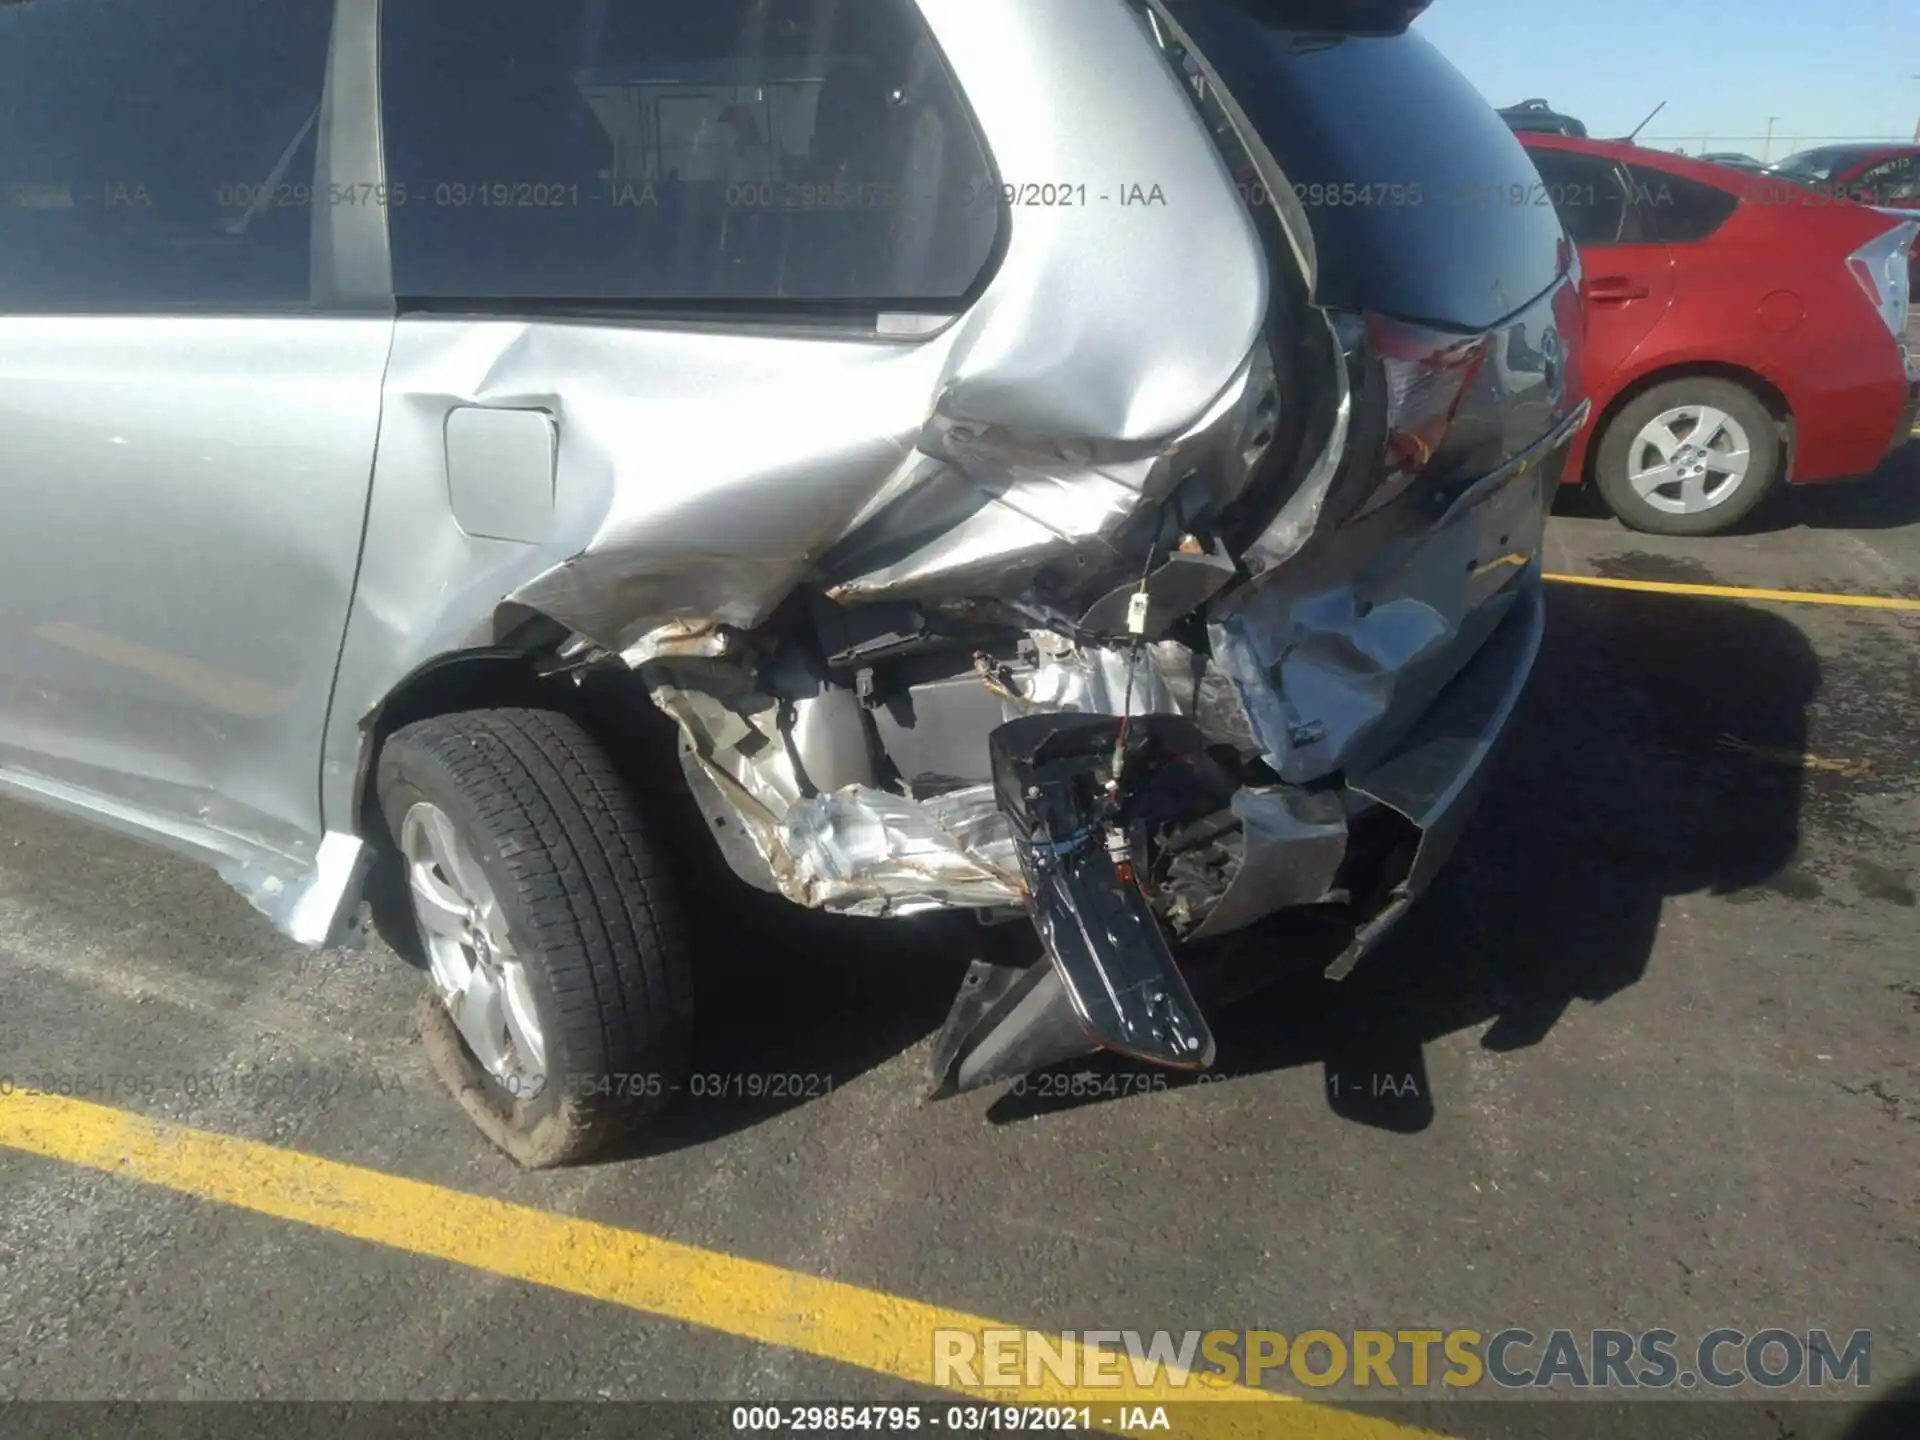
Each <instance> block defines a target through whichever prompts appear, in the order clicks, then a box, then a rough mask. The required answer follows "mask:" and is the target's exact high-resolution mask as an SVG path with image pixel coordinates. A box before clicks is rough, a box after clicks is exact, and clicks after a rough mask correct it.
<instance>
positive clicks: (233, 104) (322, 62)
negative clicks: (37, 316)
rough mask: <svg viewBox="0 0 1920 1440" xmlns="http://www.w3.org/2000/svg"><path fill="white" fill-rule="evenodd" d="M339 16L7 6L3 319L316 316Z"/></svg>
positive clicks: (0, 171)
mask: <svg viewBox="0 0 1920 1440" xmlns="http://www.w3.org/2000/svg"><path fill="white" fill-rule="evenodd" d="M332 12H333V6H332V3H331V0H273V3H272V4H263V3H261V0H57V3H31V4H16V5H8V6H0V311H6V312H13V313H48V312H53V313H61V312H65V313H85V312H93V313H128V312H133V313H138V312H142V311H145V312H152V311H163V312H165V311H182V312H195V311H208V310H211V311H215V312H221V311H225V312H247V311H253V310H261V309H266V310H273V309H279V308H283V307H286V306H295V307H298V306H303V305H305V304H306V303H307V301H308V296H309V294H310V281H309V278H308V261H309V255H310V251H311V242H310V233H311V227H312V217H313V178H314V153H315V135H314V132H315V128H316V125H317V123H318V114H319V106H320V94H321V89H322V87H323V85H324V83H325V76H326V65H327V46H328V39H329V34H330V29H331V20H332Z"/></svg>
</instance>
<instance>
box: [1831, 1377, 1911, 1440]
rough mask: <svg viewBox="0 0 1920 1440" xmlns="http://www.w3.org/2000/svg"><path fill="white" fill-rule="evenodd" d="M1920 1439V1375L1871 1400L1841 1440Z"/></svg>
mask: <svg viewBox="0 0 1920 1440" xmlns="http://www.w3.org/2000/svg"><path fill="white" fill-rule="evenodd" d="M1916 1435H1920V1375H1914V1376H1911V1377H1909V1378H1908V1379H1907V1380H1906V1382H1905V1383H1904V1384H1901V1385H1898V1386H1895V1387H1894V1389H1893V1390H1892V1391H1890V1392H1889V1393H1888V1394H1886V1395H1884V1396H1882V1397H1881V1398H1879V1399H1877V1400H1870V1401H1868V1402H1867V1405H1866V1407H1865V1408H1864V1409H1863V1410H1862V1411H1861V1413H1860V1417H1859V1419H1857V1420H1856V1421H1855V1422H1854V1425H1853V1428H1852V1429H1850V1430H1848V1431H1847V1433H1846V1434H1845V1435H1843V1436H1841V1437H1840V1440H1913V1437H1914V1436H1916Z"/></svg>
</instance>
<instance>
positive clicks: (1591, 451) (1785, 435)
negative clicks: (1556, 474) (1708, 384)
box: [1580, 360, 1797, 486]
mask: <svg viewBox="0 0 1920 1440" xmlns="http://www.w3.org/2000/svg"><path fill="white" fill-rule="evenodd" d="M1691 379H1706V380H1726V381H1730V382H1731V383H1733V384H1735V385H1738V386H1740V387H1742V388H1743V389H1745V390H1748V391H1750V392H1751V393H1752V395H1753V397H1754V398H1755V399H1756V400H1758V401H1759V402H1760V403H1761V404H1762V405H1763V406H1765V407H1766V410H1767V413H1768V414H1769V415H1771V416H1773V418H1774V422H1775V424H1777V425H1778V426H1779V427H1780V443H1781V447H1782V457H1781V470H1780V473H1781V479H1782V480H1783V481H1785V482H1789V483H1790V482H1791V481H1792V479H1793V459H1794V444H1795V439H1796V424H1797V422H1796V418H1795V414H1794V409H1793V403H1792V401H1790V400H1789V399H1788V398H1787V394H1786V392H1785V391H1784V390H1782V389H1781V388H1780V387H1779V385H1778V384H1776V383H1775V382H1774V381H1772V380H1770V379H1769V378H1768V377H1767V376H1765V375H1763V374H1761V373H1760V372H1759V371H1758V370H1754V369H1752V368H1750V367H1748V366H1745V365H1737V364H1734V363H1733V362H1731V361H1726V360H1683V361H1677V362H1674V363H1670V364H1665V365H1662V366H1660V367H1659V368H1657V369H1653V370H1648V371H1645V372H1643V373H1641V374H1638V375H1635V376H1634V377H1633V378H1632V379H1631V380H1629V381H1627V382H1626V383H1625V384H1623V385H1622V386H1621V387H1620V388H1619V389H1618V390H1616V391H1614V392H1613V394H1612V395H1611V396H1610V397H1609V398H1608V400H1607V402H1606V404H1605V405H1604V406H1603V407H1602V408H1601V410H1600V413H1599V414H1598V415H1597V416H1596V417H1595V418H1594V421H1593V423H1592V425H1591V426H1589V427H1588V430H1587V441H1586V450H1585V453H1584V454H1583V455H1582V457H1581V462H1580V483H1581V484H1582V485H1587V486H1591V485H1592V484H1593V478H1594V465H1595V464H1596V463H1597V461H1598V459H1599V455H1600V442H1601V440H1602V438H1603V437H1604V436H1605V435H1606V432H1607V427H1608V426H1609V425H1611V424H1612V423H1613V421H1614V419H1615V417H1616V416H1618V415H1619V414H1620V412H1621V411H1622V410H1624V409H1626V408H1627V406H1629V405H1631V404H1632V403H1633V402H1634V401H1635V400H1638V399H1639V398H1640V397H1641V396H1642V395H1644V394H1646V393H1647V392H1648V391H1649V390H1652V389H1655V388H1656V387H1658V386H1661V385H1665V384H1667V383H1668V382H1669V381H1673V380H1691Z"/></svg>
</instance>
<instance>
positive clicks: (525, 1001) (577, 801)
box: [378, 709, 692, 1168]
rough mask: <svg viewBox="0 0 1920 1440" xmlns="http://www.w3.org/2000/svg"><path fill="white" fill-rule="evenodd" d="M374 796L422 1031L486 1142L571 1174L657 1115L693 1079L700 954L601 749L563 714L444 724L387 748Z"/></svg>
mask: <svg viewBox="0 0 1920 1440" xmlns="http://www.w3.org/2000/svg"><path fill="white" fill-rule="evenodd" d="M378 787H379V800H380V808H381V813H382V815H383V816H384V817H385V819H386V822H387V826H388V830H389V833H390V834H391V835H392V836H393V838H394V841H395V843H396V847H397V849H398V852H399V854H398V861H399V864H400V866H401V868H402V870H403V872H404V877H405V881H406V888H407V893H408V898H409V901H410V904H411V909H412V917H413V920H414V922H415V924H416V926H417V931H418V937H417V939H418V943H417V945H416V946H415V947H414V948H415V954H416V958H418V959H419V960H420V961H421V962H422V963H423V966H424V968H425V969H426V971H427V975H428V980H429V988H428V993H427V995H426V997H425V998H424V1000H423V1003H422V1006H421V1033H422V1038H423V1039H424V1041H425V1043H426V1049H427V1054H428V1057H429V1058H430V1059H431V1061H432V1063H433V1066H434V1069H435V1070H436V1071H437V1072H438V1074H439V1075H440V1078H441V1079H442V1081H444V1082H445V1083H446V1084H447V1086H448V1087H449V1088H450V1089H451V1090H452V1091H453V1093H454V1094H455V1096H456V1097H457V1098H458V1099H459V1101H460V1104H461V1106H462V1108H463V1109H465V1110H466V1112H467V1114H468V1115H469V1116H470V1117H471V1118H472V1119H473V1121H474V1123H475V1124H477V1125H478V1126H479V1127H480V1129H481V1131H482V1132H484V1133H485V1134H486V1136H487V1138H488V1139H490V1140H492V1141H493V1142H494V1143H495V1144H496V1145H498V1146H499V1147H500V1148H501V1149H503V1150H505V1151H506V1152H507V1153H508V1154H509V1155H511V1156H512V1157H513V1158H514V1159H515V1160H517V1161H519V1162H520V1163H521V1164H523V1165H526V1166H529V1167H535V1168H538V1167H545V1166H551V1165H559V1164H564V1163H566V1162H568V1161H573V1160H579V1159H581V1158H583V1157H585V1156H587V1155H589V1154H591V1153H592V1152H593V1151H595V1150H597V1149H599V1148H600V1147H601V1146H603V1145H605V1144H606V1143H607V1142H608V1141H609V1140H611V1139H613V1138H614V1137H615V1136H616V1135H618V1134H620V1133H621V1132H622V1131H624V1130H626V1129H628V1128H629V1127H631V1126H633V1125H635V1124H637V1123H638V1122H640V1121H642V1120H644V1119H646V1118H647V1117H648V1116H649V1115H651V1114H652V1113H653V1112H654V1111H655V1110H657V1109H659V1108H660V1106H661V1105H663V1104H664V1103H665V1102H666V1100H667V1099H668V1098H669V1097H670V1096H671V1095H672V1094H673V1092H674V1090H675V1089H676V1088H677V1087H678V1084H679V1082H680V1079H681V1077H682V1075H683V1074H684V1071H685V1065H686V1055H687V1050H688V1045H689V1041H690V1032H691V1028H692V1005H691V1002H690V998H689V996H690V989H691V983H690V968H689V964H688V957H687V947H686V941H685V937H684V931H683V929H682V923H681V918H680V913H679V907H678V905H677V903H676V901H675V898H674V895H673V894H672V891H671V887H670V885H669V883H668V881H667V879H666V876H665V871H664V867H663V866H662V865H661V863H660V862H659V859H658V857H657V856H656V854H655V852H654V849H653V847H652V845H651V843H650V841H649V837H648V834H647V829H646V826H645V823H644V821H643V820H642V817H641V815H640V813H639V811H638V809H637V807H636V806H635V804H634V800H633V797H632V795H631V794H630V793H629V791H628V790H627V788H626V786H625V784H624V783H623V782H622V781H621V779H620V777H619V776H618V775H617V773H616V772H615V770H614V767H613V763H612V761H611V760H610V759H609V758H608V757H607V755H606V753H605V752H604V751H603V750H602V749H601V747H600V746H599V745H598V743H596V742H595V741H594V740H593V738H592V737H591V736H589V735H588V734H587V733H586V731H584V730H583V729H582V728H581V727H580V726H579V725H578V724H577V723H576V722H575V721H573V720H572V719H570V718H568V717H567V716H565V715H561V714H558V713H556V712H553V711H546V710H506V709H503V710H476V711H469V712H466V713H462V714H457V715H443V716H439V717H436V718H434V719H431V720H423V721H421V722H419V723H418V724H414V725H409V726H407V727H406V728H405V729H402V730H399V731H397V732H395V734H394V735H392V736H391V737H390V738H389V739H388V740H387V742H386V744H385V746H384V747H383V748H382V750H381V754H380V768H379V776H378Z"/></svg>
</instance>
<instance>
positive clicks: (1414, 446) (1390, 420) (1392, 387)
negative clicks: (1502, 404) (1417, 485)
mask: <svg viewBox="0 0 1920 1440" xmlns="http://www.w3.org/2000/svg"><path fill="white" fill-rule="evenodd" d="M1367 338H1368V341H1369V343H1370V345H1371V348H1372V351H1373V355H1374V357H1375V358H1376V359H1377V360H1378V361H1379V362H1380V367H1381V371H1382V373H1383V374H1384V376H1385V378H1386V387H1387V457H1388V461H1389V464H1390V467H1391V468H1392V469H1393V470H1394V471H1396V472H1400V473H1402V474H1409V475H1411V474H1417V473H1419V472H1420V471H1421V470H1424V469H1425V468H1426V467H1427V465H1428V464H1429V463H1430V462H1431V461H1432V459H1433V457H1434V455H1435V454H1437V453H1438V452H1439V449H1440V445H1441V442H1442V441H1444V440H1445V439H1446V437H1447V431H1448V430H1450V429H1451V428H1452V427H1453V422H1454V418H1455V416H1457V415H1458V414H1459V413H1460V406H1461V403H1462V401H1464V400H1465V399H1466V396H1467V391H1468V389H1469V388H1470V387H1471V386H1472V384H1473V381H1474V377H1475V376H1477V375H1478V374H1479V373H1480V367H1481V366H1483V365H1485V364H1486V363H1487V356H1488V353H1489V349H1490V347H1491V345H1492V338H1491V337H1490V336H1487V335H1474V336H1471V337H1467V338H1462V337H1461V336H1459V335H1449V334H1447V333H1445V332H1444V331H1438V330H1431V329H1428V328H1427V327H1425V326H1420V325H1408V324H1405V323H1403V322H1401V321H1398V320H1389V319H1387V318H1386V317H1385V316H1382V315H1369V316H1367Z"/></svg>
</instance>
